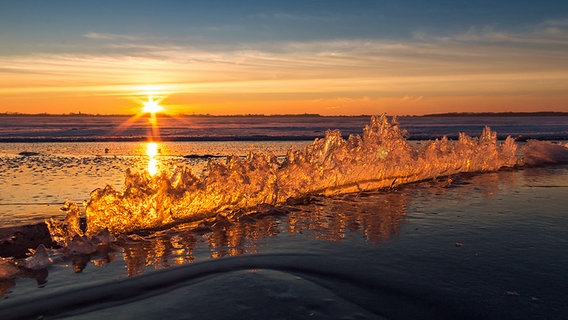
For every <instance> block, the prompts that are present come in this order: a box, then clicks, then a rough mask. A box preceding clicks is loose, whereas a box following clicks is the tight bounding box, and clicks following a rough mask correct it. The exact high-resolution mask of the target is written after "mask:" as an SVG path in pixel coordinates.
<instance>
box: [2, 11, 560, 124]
mask: <svg viewBox="0 0 568 320" xmlns="http://www.w3.org/2000/svg"><path fill="white" fill-rule="evenodd" d="M80 37H81V39H82V40H81V41H84V42H85V44H84V46H85V48H94V49H93V50H91V51H90V50H87V49H85V48H83V49H81V50H77V49H72V50H71V49H69V50H63V49H58V50H35V49H34V50H27V51H26V50H19V51H17V52H13V53H9V54H1V51H2V50H0V113H3V112H20V113H42V112H47V113H76V112H82V113H93V114H95V113H99V114H109V113H110V114H133V113H136V112H137V111H139V109H140V108H141V105H140V100H145V99H146V98H147V96H148V95H153V96H155V97H158V98H162V99H163V101H162V105H164V107H165V108H166V109H167V111H168V112H171V113H186V114H192V113H197V114H205V113H208V114H216V115H218V114H248V113H262V114H286V113H319V114H323V115H359V114H380V113H387V114H391V115H407V114H415V115H420V114H428V113H441V112H486V111H490V112H500V111H506V112H509V111H568V54H566V52H568V20H546V21H542V22H539V23H535V24H532V25H527V26H524V27H523V28H518V29H515V30H500V29H498V28H493V27H486V28H470V29H468V30H465V31H464V30H461V31H452V32H447V33H446V34H444V35H439V34H434V33H428V32H415V33H413V34H412V36H410V37H401V38H397V39H395V38H388V37H376V38H365V37H361V38H356V37H353V38H338V39H307V40H282V39H281V40H278V41H270V40H262V41H261V40H258V41H249V42H242V43H237V44H234V43H233V44H230V45H219V44H217V45H210V46H208V45H203V44H201V45H199V46H196V45H192V43H191V41H189V42H188V41H187V39H186V40H184V41H181V40H179V39H176V38H175V37H171V38H169V39H168V40H167V41H157V40H156V38H155V37H152V36H143V35H124V34H110V33H96V32H90V33H83V34H81V35H80ZM65 48H67V47H65ZM56 51H57V52H56Z"/></svg>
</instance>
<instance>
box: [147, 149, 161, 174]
mask: <svg viewBox="0 0 568 320" xmlns="http://www.w3.org/2000/svg"><path fill="white" fill-rule="evenodd" d="M158 153H159V148H158V143H157V142H148V144H147V145H146V154H147V155H148V158H149V159H148V168H147V169H148V173H149V174H150V176H154V175H155V174H156V173H158V159H156V156H157V155H158Z"/></svg>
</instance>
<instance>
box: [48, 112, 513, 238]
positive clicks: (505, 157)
mask: <svg viewBox="0 0 568 320" xmlns="http://www.w3.org/2000/svg"><path fill="white" fill-rule="evenodd" d="M405 134H406V132H405V131H404V130H402V129H400V128H399V127H398V124H397V123H396V119H393V121H392V122H389V121H388V119H387V117H386V116H384V115H383V116H373V117H372V118H371V123H370V124H369V125H367V126H365V128H364V130H363V133H362V135H351V136H349V138H348V139H344V138H342V136H341V133H340V132H339V131H338V130H330V131H328V132H326V135H325V138H321V139H316V140H315V141H314V142H313V143H312V144H310V145H307V146H306V147H305V148H302V149H298V150H296V149H291V150H289V151H288V153H287V155H286V156H285V157H284V159H278V157H276V156H275V155H274V154H271V153H260V152H251V153H249V155H248V156H247V157H246V158H239V157H236V156H232V157H228V158H227V159H226V161H220V160H210V162H209V163H208V165H207V172H208V174H206V175H204V176H198V175H196V174H194V173H193V172H192V170H191V168H189V167H175V168H173V169H172V170H171V171H161V172H159V173H156V174H150V173H149V172H148V171H147V170H146V171H136V172H135V171H134V170H130V169H129V170H127V172H126V177H125V186H124V191H122V192H121V191H118V190H115V189H114V188H113V187H111V186H108V185H107V186H106V187H105V188H102V189H96V190H94V191H93V192H92V193H91V195H90V200H89V201H88V202H87V203H86V208H85V212H86V220H87V228H86V231H85V235H86V236H89V237H92V236H95V235H97V234H99V233H100V232H101V231H103V230H105V229H108V230H109V231H110V232H111V233H112V234H120V233H129V232H134V231H138V230H145V229H156V228H163V227H167V226H168V225H173V224H176V223H179V222H186V221H197V220H202V219H209V218H214V217H215V216H217V215H219V214H222V215H229V216H231V215H233V214H236V213H238V214H246V213H249V212H254V211H256V210H257V209H256V208H258V206H260V205H279V204H283V203H286V201H288V200H289V199H295V198H301V197H304V196H306V195H310V194H320V195H335V194H341V193H351V192H358V191H364V190H372V189H379V188H384V187H392V186H396V185H400V184H404V183H409V182H414V181H420V180H425V179H431V178H435V177H440V176H447V175H451V174H456V173H460V172H483V171H494V170H498V169H500V168H502V167H511V166H515V165H517V164H519V158H518V157H517V156H516V149H517V145H516V144H515V142H514V139H512V138H510V137H509V138H507V139H506V140H505V141H504V142H502V143H499V142H497V135H496V133H494V132H492V131H491V130H490V129H489V128H488V127H486V128H485V129H484V130H483V132H482V134H481V136H480V137H479V138H472V137H469V136H466V135H465V134H460V136H459V139H458V140H457V141H451V140H448V139H447V138H445V137H444V138H442V139H439V140H438V139H436V140H434V141H430V142H428V143H426V144H424V145H422V146H418V147H414V146H412V145H411V144H409V143H408V141H407V140H406V139H405ZM68 206H69V205H68ZM78 214H79V211H78V208H77V207H76V206H75V207H69V208H68V217H67V219H66V220H65V221H64V222H58V221H53V220H52V221H50V222H48V225H49V228H50V231H51V233H52V235H54V240H55V241H58V242H60V243H63V244H66V243H65V242H67V241H69V239H73V237H74V235H78V236H83V233H82V231H81V230H80V228H79V222H78Z"/></svg>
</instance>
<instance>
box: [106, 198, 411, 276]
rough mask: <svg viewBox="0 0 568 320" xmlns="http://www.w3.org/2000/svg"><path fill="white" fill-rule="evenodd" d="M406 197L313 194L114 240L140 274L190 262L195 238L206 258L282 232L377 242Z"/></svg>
mask: <svg viewBox="0 0 568 320" xmlns="http://www.w3.org/2000/svg"><path fill="white" fill-rule="evenodd" d="M407 201H408V196H407V195H406V194H401V193H388V192H372V193H362V194H358V195H348V196H344V197H337V198H325V197H321V198H312V199H310V200H309V203H307V204H303V205H295V206H293V207H290V206H288V207H281V208H271V209H270V210H269V211H267V212H263V213H258V214H255V215H247V216H242V217H240V218H239V219H238V220H234V221H229V220H226V219H225V220H223V219H217V220H218V221H216V222H215V223H212V224H209V225H203V224H202V225H200V226H198V229H189V230H183V229H184V227H183V226H181V227H178V228H173V229H170V230H165V231H161V232H157V233H155V234H152V235H150V236H146V237H140V236H135V235H131V236H128V237H126V236H123V237H120V239H119V241H117V243H118V244H119V246H120V251H122V254H123V259H124V261H125V262H126V268H127V274H128V276H133V275H137V274H140V273H142V272H144V270H145V268H146V267H148V266H152V267H153V268H155V269H163V268H168V267H172V266H175V265H181V264H187V263H192V262H194V261H195V260H196V258H195V256H194V250H195V247H196V246H197V245H198V244H199V243H204V244H206V246H207V247H208V248H209V254H210V258H221V257H225V256H237V255H242V254H254V253H258V252H259V251H260V250H259V249H258V248H257V243H258V242H259V241H261V240H263V239H265V238H267V237H273V236H276V235H278V234H281V233H283V232H287V233H290V234H297V235H302V236H303V237H308V238H312V239H316V240H325V241H331V242H337V241H341V240H342V239H344V238H345V237H346V236H347V235H349V234H358V235H359V236H360V237H362V238H364V239H365V240H366V241H369V242H372V243H374V244H380V243H382V242H384V241H387V240H388V239H390V238H391V237H393V236H396V234H397V232H398V230H399V228H400V224H401V222H402V221H403V219H404V213H405V212H404V208H405V206H406V203H407Z"/></svg>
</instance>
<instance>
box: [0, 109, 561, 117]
mask: <svg viewBox="0 0 568 320" xmlns="http://www.w3.org/2000/svg"><path fill="white" fill-rule="evenodd" d="M387 115H388V114H387ZM132 116H134V115H132V114H91V113H63V114H54V113H19V112H4V113H0V117H124V118H129V117H132ZM166 116H175V117H212V118H213V117H216V118H221V117H234V118H245V117H251V118H252V117H256V118H261V117H266V118H282V117H288V118H291V117H298V118H304V117H306V118H307V117H322V118H357V117H371V115H370V114H361V115H330V116H327V115H320V114H316V113H301V114H227V115H212V114H176V115H168V114H166ZM389 116H390V115H389ZM566 116H568V112H562V111H537V112H447V113H431V114H425V115H402V116H397V117H566Z"/></svg>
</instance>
